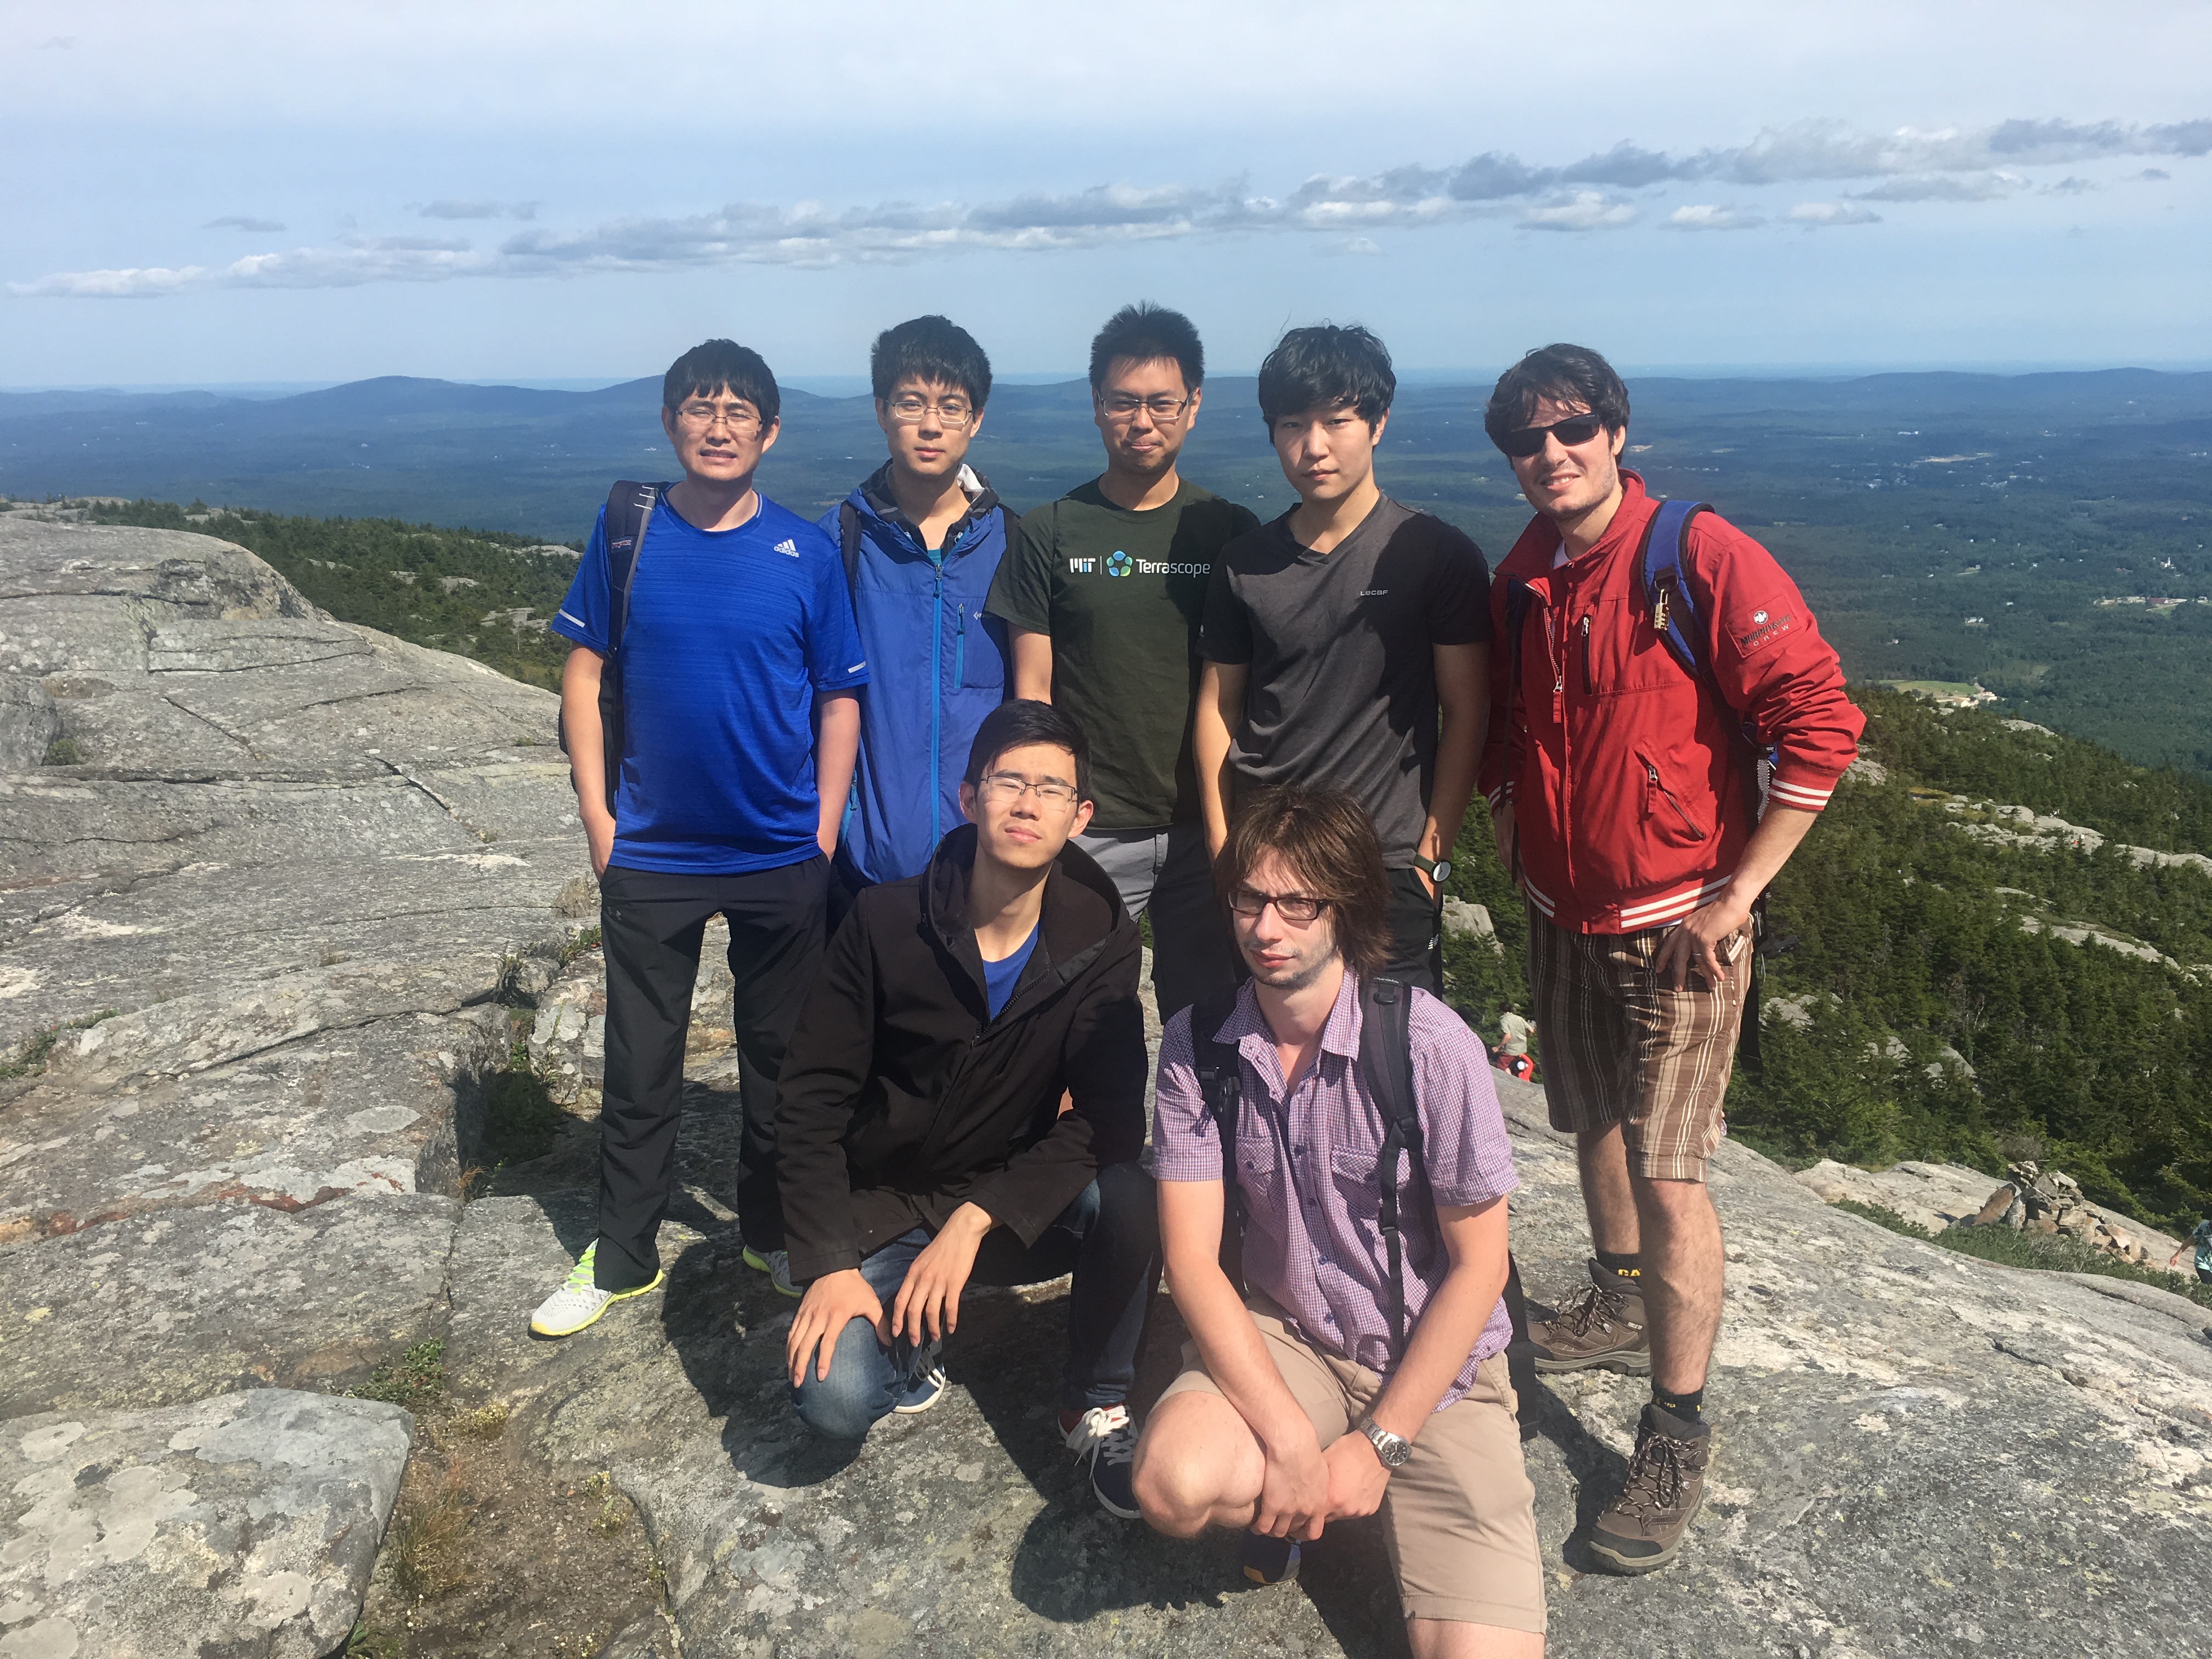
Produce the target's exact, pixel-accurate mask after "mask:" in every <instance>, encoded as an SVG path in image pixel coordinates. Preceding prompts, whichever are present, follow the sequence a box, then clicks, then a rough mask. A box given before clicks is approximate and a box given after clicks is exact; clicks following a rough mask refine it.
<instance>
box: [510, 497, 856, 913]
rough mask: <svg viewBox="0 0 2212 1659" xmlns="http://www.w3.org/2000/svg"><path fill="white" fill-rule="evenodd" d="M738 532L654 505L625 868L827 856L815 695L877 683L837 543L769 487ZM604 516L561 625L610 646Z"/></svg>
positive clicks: (621, 850) (622, 830) (627, 753)
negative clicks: (818, 786) (700, 524)
mask: <svg viewBox="0 0 2212 1659" xmlns="http://www.w3.org/2000/svg"><path fill="white" fill-rule="evenodd" d="M759 501H760V506H759V508H758V510H757V511H756V512H755V513H754V514H753V516H752V517H751V518H750V519H749V520H746V521H745V522H744V524H741V525H739V526H738V527H737V528H736V529H735V530H701V529H698V528H697V527H696V526H692V525H690V524H688V523H686V522H685V521H684V518H683V516H682V515H681V514H680V513H678V512H677V511H676V510H675V509H674V508H673V507H670V506H669V505H668V503H667V501H666V500H665V499H663V500H662V501H659V502H658V503H656V504H655V506H654V507H653V520H652V523H651V524H650V525H649V526H647V530H646V534H645V548H644V550H643V552H642V553H641V555H640V556H639V558H638V563H637V574H636V576H635V579H634V580H632V582H631V584H630V591H629V624H628V626H627V628H626V629H624V632H623V641H622V655H621V662H622V678H623V757H622V771H621V774H620V776H619V779H618V781H617V785H616V788H615V799H614V800H613V802H612V803H611V805H612V807H613V810H614V815H615V846H614V856H613V858H612V860H611V862H613V863H615V864H618V865H620V866H623V868H624V869H626V870H659V871H665V872H672V873H676V874H696V875H738V874H742V873H744V872H746V871H749V870H772V869H775V868H777V867H778V866H782V865H787V864H797V863H799V862H800V861H801V860H805V859H810V858H811V857H813V856H814V855H815V854H817V852H819V851H820V850H821V849H820V848H819V847H817V845H816V843H815V839H814V836H815V831H816V828H817V824H818V823H819V821H820V816H821V805H820V797H819V795H818V794H817V793H816V790H815V787H814V727H813V712H814V696H815V693H817V691H843V690H852V689H854V688H855V687H858V686H861V685H865V684H867V679H868V665H867V662H866V659H864V658H863V656H862V654H861V651H860V630H859V629H856V628H854V625H853V605H852V600H851V599H849V598H848V595H847V593H846V592H845V569H844V565H843V562H842V560H841V559H840V558H839V556H838V553H837V544H836V543H835V542H834V541H832V540H831V539H830V538H829V537H828V536H826V535H824V534H823V532H821V531H820V530H818V529H817V528H816V527H815V526H813V525H811V524H809V523H807V522H806V520H804V519H801V518H799V517H798V516H797V515H796V514H794V513H787V512H786V511H785V510H784V509H783V508H782V507H778V506H777V505H776V504H775V502H774V501H769V499H768V497H766V496H765V495H763V496H761V497H760V498H759ZM609 621H610V607H609V602H608V572H607V526H606V512H605V508H602V509H601V510H600V513H599V524H598V526H597V527H596V528H594V529H593V531H592V544H591V546H590V547H589V548H588V549H586V550H585V553H584V556H583V558H582V560H581V561H580V562H579V563H578V564H577V566H576V580H574V582H573V583H572V584H571V585H570V586H569V588H568V597H567V598H566V599H562V601H561V611H560V614H559V615H558V616H557V617H555V618H554V621H553V631H554V632H555V633H556V634H559V635H562V637H563V638H565V639H568V640H573V641H575V643H577V644H578V645H583V646H589V647H591V648H592V650H594V651H599V652H605V650H606V648H607V627H608V623H609Z"/></svg>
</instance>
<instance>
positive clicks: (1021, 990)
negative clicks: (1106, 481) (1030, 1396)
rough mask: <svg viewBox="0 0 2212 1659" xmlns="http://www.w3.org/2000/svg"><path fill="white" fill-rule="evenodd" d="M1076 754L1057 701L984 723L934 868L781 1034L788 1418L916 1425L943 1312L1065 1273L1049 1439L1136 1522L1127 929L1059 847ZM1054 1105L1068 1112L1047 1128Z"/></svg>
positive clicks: (1140, 1173)
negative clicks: (993, 1289) (1057, 1391)
mask: <svg viewBox="0 0 2212 1659" xmlns="http://www.w3.org/2000/svg"><path fill="white" fill-rule="evenodd" d="M1090 772H1091V765H1090V750H1089V747H1088V745H1087V744H1085V740H1084V736H1083V732H1082V730H1081V728H1080V727H1079V726H1077V725H1076V724H1075V722H1074V721H1073V720H1070V719H1069V718H1068V717H1067V716H1066V714H1062V713H1061V712H1060V711H1059V710H1058V709H1056V708H1053V707H1051V706H1050V705H1049V704H1047V703H1042V702H1008V703H1004V704H1002V705H1000V707H999V708H996V709H994V711H993V712H992V713H991V714H988V715H987V716H986V717H985V719H984V720H983V723H982V726H981V727H980V728H979V729H978V730H977V732H976V733H975V744H974V745H973V746H972V747H971V748H970V749H969V754H968V770H967V775H966V778H965V779H964V781H963V782H962V784H961V786H960V805H961V807H962V809H963V811H966V813H967V814H968V817H969V823H967V824H966V825H964V826H963V827H962V828H960V829H956V830H954V831H953V832H952V833H951V835H949V836H945V839H944V840H943V841H942V842H939V845H938V848H937V852H936V854H935V855H934V856H933V858H932V859H931V860H930V864H929V867H928V869H927V870H926V871H924V872H922V873H921V875H919V876H915V877H911V878H908V879H907V880H905V881H894V882H886V883H884V884H883V885H882V886H879V887H872V888H870V889H868V890H866V891H865V892H863V893H861V894H860V896H859V899H858V901H857V902H855V904H854V908H853V912H852V915H850V916H848V918H847V919H846V921H845V923H844V925H843V927H841V928H840V929H839V930H838V933H837V937H836V939H835V940H834V941H833V942H832V943H831V945H830V946H829V955H828V957H827V958H826V959H825V961H824V962H823V969H822V975H821V977H820V979H819V980H818V981H817V982H816V985H815V988H814V990H813V992H812V993H811V995H810V996H809V997H808V999H807V1002H806V1006H805V1012H803V1013H802V1014H801V1015H800V1016H799V1026H798V1029H797V1030H795V1031H794V1032H793V1035H792V1039H791V1046H790V1048H789V1049H788V1050H787V1054H786V1056H785V1060H784V1066H783V1076H782V1079H781V1089H780V1099H779V1103H778V1105H777V1109H776V1144H777V1150H778V1160H779V1168H780V1172H781V1173H780V1177H779V1178H780V1180H781V1186H782V1193H783V1206H784V1218H785V1229H786V1237H787V1244H788V1246H789V1249H790V1252H791V1276H792V1279H793V1280H794V1281H800V1280H804V1281H805V1282H806V1293H805V1298H804V1299H803V1300H802V1301H801V1302H800V1303H799V1311H798V1313H797V1315H796V1316H794V1317H793V1320H792V1322H791V1334H790V1337H789V1339H788V1340H787V1342H786V1345H785V1357H786V1359H787V1363H788V1364H789V1366H790V1370H791V1385H792V1400H793V1404H794V1405H796V1406H797V1407H798V1409H799V1416H800V1417H801V1418H803V1419H805V1422H806V1423H807V1425H809V1426H810V1427H811V1428H812V1429H814V1430H815V1431H817V1433H821V1434H824V1435H829V1436H832V1437H837V1438H841V1439H851V1440H857V1439H859V1438H860V1437H862V1436H864V1435H866V1433H867V1431H868V1430H869V1428H870V1427H871V1426H872V1425H873V1424H874V1423H875V1422H876V1421H877V1420H878V1419H881V1418H883V1417H886V1416H888V1415H890V1413H894V1412H898V1413H913V1412H922V1411H927V1410H928V1409H929V1407H932V1406H933V1405H934V1404H936V1403H937V1400H938V1397H939V1395H941V1394H942V1393H943V1392H944V1389H945V1372H944V1370H942V1369H941V1368H940V1367H939V1364H938V1352H939V1347H940V1346H941V1344H942V1343H943V1340H944V1339H945V1337H946V1336H948V1335H950V1334H951V1333H952V1330H953V1328H955V1326H956V1325H957V1323H958V1322H959V1317H960V1293H961V1291H962V1290H963V1288H964V1287H965V1286H966V1285H968V1284H969V1281H970V1280H971V1279H972V1280H973V1281H975V1283H977V1284H981V1285H1030V1284H1036V1283H1040V1282H1042V1281H1043V1280H1046V1279H1056V1278H1058V1277H1059V1276H1060V1274H1062V1273H1066V1272H1067V1271H1069V1269H1070V1268H1071V1267H1072V1268H1073V1270H1074V1273H1075V1288H1074V1294H1073V1298H1072V1301H1071V1304H1070V1307H1069V1313H1068V1327H1069V1328H1068V1341H1069V1350H1070V1352H1069V1354H1068V1360H1067V1370H1066V1380H1065V1382H1064V1384H1063V1386H1062V1390H1061V1396H1060V1407H1061V1409H1060V1432H1061V1434H1062V1436H1063V1437H1065V1438H1066V1442H1067V1444H1068V1447H1069V1449H1070V1450H1072V1451H1073V1452H1074V1453H1075V1454H1076V1455H1077V1457H1078V1458H1079V1459H1080V1460H1082V1461H1085V1462H1087V1463H1088V1464H1089V1465H1090V1472H1091V1489H1092V1490H1093V1491H1094V1492H1096V1493H1097V1496H1098V1501H1099V1502H1100V1503H1101V1504H1104V1505H1105V1506H1106V1508H1108V1509H1109V1510H1112V1511H1113V1512H1114V1513H1115V1515H1118V1516H1123V1517H1124V1518H1126V1519H1134V1518H1135V1517H1136V1516H1137V1512H1138V1511H1137V1505H1136V1502H1135V1499H1134V1498H1133V1496H1132V1494H1131V1491H1130V1483H1129V1468H1130V1457H1131V1455H1132V1453H1133V1450H1134V1448H1135V1442H1136V1434H1135V1430H1134V1428H1133V1425H1131V1424H1130V1422H1129V1414H1128V1412H1127V1408H1126V1407H1124V1406H1123V1404H1122V1401H1123V1400H1124V1398H1125V1396H1126V1395H1127V1393H1128V1389H1129V1383H1130V1380H1131V1378H1132V1377H1133V1375H1134V1373H1135V1370H1136V1359H1137V1340H1138V1337H1139V1334H1141V1332H1142V1330H1143V1328H1144V1317H1145V1306H1146V1301H1147V1299H1148V1298H1149V1297H1150V1296H1151V1294H1152V1286H1153V1285H1154V1283H1155V1282H1156V1281H1157V1279H1158V1273H1159V1256H1158V1252H1159V1243H1158V1223H1157V1220H1156V1218H1155V1215H1154V1211H1153V1205H1152V1178H1151V1177H1150V1176H1147V1175H1146V1173H1145V1172H1144V1170H1142V1168H1140V1167H1139V1164H1138V1162H1137V1158H1138V1154H1139V1152H1140V1151H1141V1149H1142V1147H1143V1145H1144V1139H1145V1121H1144V1094H1145V1071H1146V1056H1145V1030H1144V1015H1143V1012H1142V1009H1141V1007H1140V1006H1139V1003H1138V1000H1137V967H1138V944H1137V927H1136V924H1135V923H1134V922H1133V921H1130V919H1129V917H1128V915H1127V913H1126V912H1125V911H1124V910H1123V909H1122V908H1121V899H1120V898H1119V896H1117V895H1116V893H1115V888H1114V884H1113V882H1112V881H1111V880H1109V878H1107V877H1106V876H1105V875H1104V874H1103V872H1101V871H1100V870H1099V868H1098V866H1097V865H1096V864H1094V863H1092V862H1091V859H1090V858H1089V857H1088V856H1087V855H1086V854H1085V853H1084V852H1083V850H1082V849H1081V848H1079V847H1076V846H1074V845H1073V844H1072V838H1073V836H1079V835H1080V834H1081V833H1082V832H1083V829H1084V826H1085V824H1087V823H1090V821H1091V778H1090ZM1063 1097H1065V1098H1066V1102H1067V1103H1066V1106H1065V1107H1063V1105H1062V1101H1063Z"/></svg>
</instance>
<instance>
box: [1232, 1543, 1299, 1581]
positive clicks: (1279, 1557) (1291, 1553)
mask: <svg viewBox="0 0 2212 1659" xmlns="http://www.w3.org/2000/svg"><path fill="white" fill-rule="evenodd" d="M1298 1555H1299V1550H1298V1541H1297V1539H1295V1538H1270V1537H1268V1536H1267V1534H1265V1533H1263V1532H1248V1533H1246V1534H1244V1535H1243V1537H1242V1538H1240V1539H1238V1540H1237V1565H1238V1566H1240V1567H1242V1568H1243V1569H1244V1576H1245V1577H1247V1578H1249V1579H1250V1580H1251V1581H1252V1582H1253V1583H1255V1584H1287V1583H1290V1582H1291V1580H1292V1579H1293V1578H1296V1577H1297V1576H1298Z"/></svg>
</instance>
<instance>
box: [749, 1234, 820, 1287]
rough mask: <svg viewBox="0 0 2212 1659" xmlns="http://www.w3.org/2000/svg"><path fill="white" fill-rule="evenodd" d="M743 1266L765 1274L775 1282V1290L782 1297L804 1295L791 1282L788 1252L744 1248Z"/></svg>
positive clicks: (750, 1247) (789, 1254) (789, 1255)
mask: <svg viewBox="0 0 2212 1659" xmlns="http://www.w3.org/2000/svg"><path fill="white" fill-rule="evenodd" d="M745 1266H747V1267H751V1268H753V1269H755V1270H756V1271H757V1272H760V1273H766V1274H767V1275H768V1276H769V1278H770V1279H774V1280H775V1288H776V1290H777V1291H779V1292H780V1293H781V1294H782V1295H784V1296H789V1297H801V1296H804V1295H805V1294H806V1292H805V1291H802V1290H800V1289H799V1286H797V1285H794V1284H793V1283H792V1282H791V1253H790V1252H789V1251H788V1250H757V1249H753V1247H752V1246H751V1245H750V1244H748V1245H746V1246H745Z"/></svg>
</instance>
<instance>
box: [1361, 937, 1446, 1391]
mask: <svg viewBox="0 0 2212 1659" xmlns="http://www.w3.org/2000/svg"><path fill="white" fill-rule="evenodd" d="M1359 1005H1360V1006H1359V1077H1360V1080H1361V1082H1363V1083H1364V1085H1366V1088H1367V1094H1368V1097H1369V1098H1370V1100H1372V1101H1373V1102H1374V1103H1375V1107H1376V1110H1377V1111H1379V1112H1380V1113H1381V1114H1382V1115H1383V1150H1382V1152H1381V1153H1380V1154H1379V1155H1378V1156H1377V1157H1376V1160H1375V1164H1376V1168H1375V1178H1376V1182H1378V1183H1379V1185H1380V1197H1381V1206H1380V1215H1379V1217H1378V1219H1379V1220H1380V1222H1381V1224H1382V1228H1383V1249H1385V1250H1386V1251H1387V1252H1388V1253H1389V1267H1390V1282H1389V1298H1390V1306H1389V1315H1390V1346H1391V1351H1392V1356H1393V1358H1394V1359H1395V1358H1403V1357H1404V1354H1405V1352H1406V1283H1405V1279H1404V1276H1403V1274H1404V1267H1405V1247H1404V1244H1403V1243H1402V1241H1401V1236H1400V1230H1399V1214H1398V1160H1399V1158H1401V1156H1403V1157H1405V1158H1409V1159H1410V1160H1411V1161H1412V1165H1413V1171H1412V1172H1413V1181H1414V1182H1415V1183H1416V1184H1417V1185H1419V1187H1420V1188H1422V1189H1423V1191H1424V1192H1425V1191H1426V1190H1427V1188H1428V1161H1427V1159H1426V1158H1425V1155H1424V1148H1423V1146H1422V1142H1421V1119H1420V1114H1419V1112H1417V1111H1416V1110H1415V1109H1414V1103H1413V1034H1412V1031H1411V1030H1410V1029H1409V1026H1408V1018H1407V1017H1408V1015H1409V1014H1410V1012H1411V1011H1412V1006H1413V993H1412V992H1411V991H1409V990H1408V989H1407V987H1406V986H1404V985H1403V984H1402V983H1401V982H1400V981H1397V980H1395V979H1387V978H1383V977H1382V976H1380V975H1376V976H1372V977H1370V978H1366V979H1363V980H1361V981H1360V982H1359ZM1429 1201H1430V1203H1431V1206H1433V1204H1434V1200H1429Z"/></svg>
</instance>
